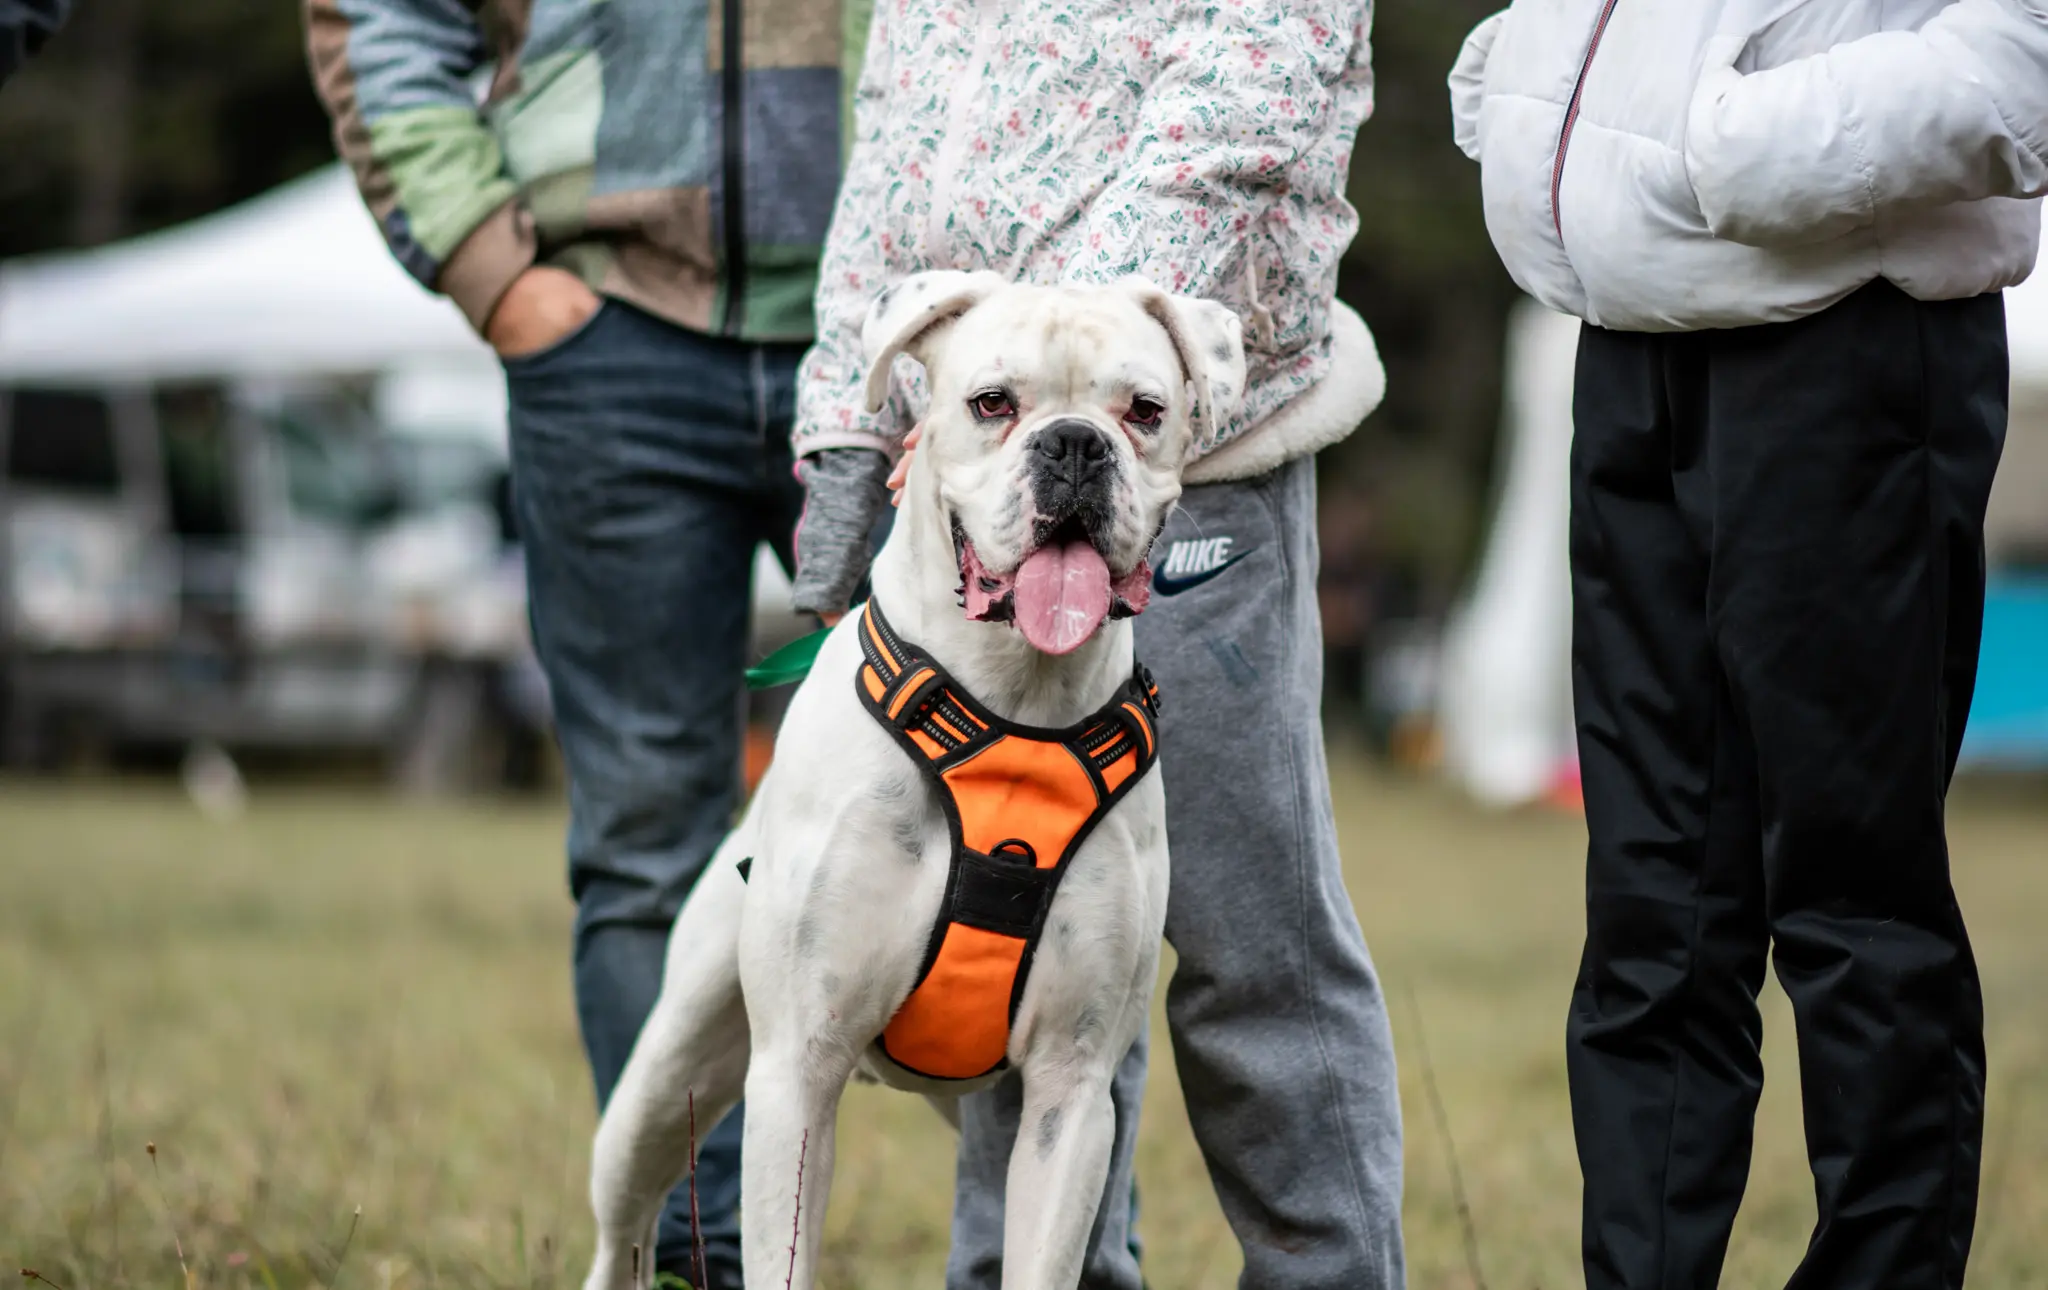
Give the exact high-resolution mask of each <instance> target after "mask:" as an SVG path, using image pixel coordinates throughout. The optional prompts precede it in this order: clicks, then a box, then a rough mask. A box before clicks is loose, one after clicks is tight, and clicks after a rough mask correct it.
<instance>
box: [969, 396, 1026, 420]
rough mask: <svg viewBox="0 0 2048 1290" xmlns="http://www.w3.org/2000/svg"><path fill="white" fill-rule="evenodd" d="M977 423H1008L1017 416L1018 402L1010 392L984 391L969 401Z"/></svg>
mask: <svg viewBox="0 0 2048 1290" xmlns="http://www.w3.org/2000/svg"><path fill="white" fill-rule="evenodd" d="M967 406H968V408H969V409H970V410H972V411H973V413H974V419H975V420H976V421H1007V420H1009V419H1010V418H1011V417H1014V416H1016V415H1017V403H1016V400H1014V399H1012V398H1011V397H1010V392H1009V391H1008V390H983V391H982V392H981V393H979V394H977V395H975V396H974V397H973V398H971V399H969V400H968V401H967Z"/></svg>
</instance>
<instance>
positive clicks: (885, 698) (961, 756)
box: [856, 601, 1159, 1079]
mask: <svg viewBox="0 0 2048 1290" xmlns="http://www.w3.org/2000/svg"><path fill="white" fill-rule="evenodd" d="M860 640H861V649H862V652H863V654H864V656H865V662H864V664H863V666H862V667H861V669H860V673H859V676H858V678H857V682H856V690H857V692H858V694H859V695H860V698H861V701H862V703H863V705H864V706H866V708H867V710H868V711H869V713H870V714H872V715H873V716H874V718H875V719H876V720H877V721H879V722H881V723H882V725H883V726H884V728H886V729H887V730H888V731H889V732H890V733H891V734H892V735H894V736H895V737H896V741H897V742H898V743H899V744H901V745H902V746H903V747H904V749H905V750H907V751H908V752H910V753H911V755H912V756H913V757H914V758H915V759H916V761H917V763H918V765H919V767H920V768H921V769H922V770H923V771H924V773H925V775H926V777H927V778H928V779H929V780H930V781H931V782H932V783H933V784H934V785H935V786H936V787H937V788H938V789H939V797H940V801H941V803H942V804H943V806H944V808H945V812H946V822H947V825H948V827H949V829H950V830H951V833H952V856H951V864H950V871H949V873H948V876H947V880H946V895H945V899H944V901H943V902H942V904H941V905H940V909H939V917H938V922H937V925H936V926H935V927H934V928H933V929H932V936H931V940H930V943H929V945H928V946H927V948H926V952H925V963H924V967H923V970H922V971H921V972H920V974H919V976H918V980H917V984H916V985H915V986H914V987H913V988H912V989H911V992H910V996H909V998H907V999H905V1000H904V1002H903V1005H902V1006H901V1007H900V1008H899V1009H897V1012H896V1016H895V1018H894V1019H893V1020H891V1021H890V1023H889V1025H888V1028H887V1029H885V1030H884V1031H883V1032H882V1051H883V1052H885V1053H886V1054H888V1056H889V1058H890V1060H891V1061H894V1062H895V1063H896V1064H897V1065H899V1066H901V1067H903V1068H904V1069H905V1070H908V1071H911V1072H913V1073H914V1074H918V1075H924V1076H927V1077H929V1078H934V1079H973V1078H975V1077H977V1076H980V1075H986V1074H988V1073H990V1072H991V1071H995V1070H997V1069H1000V1068H1001V1067H1002V1065H1003V1063H1004V1061H1005V1057H1006V1054H1007V1052H1008V1049H1009V1042H1010V1024H1011V1022H1012V1020H1013V1019H1014V1017H1015V1014H1016V1009H1017V1003H1018V1001H1019V1000H1020V999H1022V997H1023V994H1024V983H1025V981H1026V979H1027V978H1028V977H1029V975H1030V972H1031V959H1032V955H1033V953H1034V951H1035V950H1036V949H1037V945H1038V938H1039V935H1040V933H1041V932H1042V931H1043V930H1044V928H1045V918H1046V912H1047V911H1048V910H1049V909H1050V908H1051V906H1052V897H1053V892H1054V891H1055V890H1056V889H1057V887H1058V885H1059V880H1060V877H1061V875H1062V874H1064V873H1065V871H1066V866H1067V863H1068V861H1070V860H1072V859H1073V857H1074V853H1075V852H1076V851H1077V850H1079V848H1080V845H1081V843H1082V842H1083V841H1084V840H1085V839H1086V838H1087V836H1088V834H1089V833H1090V832H1091V831H1092V830H1093V829H1094V827H1095V826H1096V824H1098V823H1099V822H1100V821H1101V820H1102V817H1103V816H1105V815H1107V814H1108V813H1109V810H1110V808H1111V807H1113V806H1114V805H1116V803H1117V801H1118V800H1119V799H1121V798H1122V796H1123V794H1124V792H1125V791H1126V790H1128V789H1129V788H1130V787H1131V786H1132V785H1133V784H1135V783H1137V782H1138V780H1139V779H1141V778H1143V776H1144V774H1145V772H1146V771H1148V770H1150V769H1151V767H1152V764H1153V762H1154V761H1155V760H1157V758H1158V736H1157V734H1156V732H1155V730H1154V721H1155V718H1156V716H1157V714H1158V711H1159V704H1158V690H1157V688H1156V687H1155V686H1154V685H1153V684H1152V680H1151V677H1150V676H1149V675H1148V674H1147V673H1146V672H1145V670H1144V669H1143V668H1139V669H1137V671H1136V673H1135V674H1134V675H1133V676H1132V678H1131V679H1130V681H1129V682H1127V683H1126V684H1125V685H1124V686H1123V687H1122V688H1121V689H1119V690H1118V692H1117V694H1116V695H1115V697H1114V698H1112V699H1111V700H1110V702H1109V704H1108V705H1106V706H1105V707H1104V708H1103V709H1102V710H1101V711H1100V712H1097V713H1096V714H1095V715H1094V716H1092V717H1090V718H1088V719H1087V720H1086V721H1083V722H1081V723H1080V724H1078V725H1075V726H1070V727H1068V728H1067V729H1065V730H1037V729H1032V728H1030V727H1026V726H1018V725H1013V724H1011V723H1009V722H1006V721H1003V720H1001V719H1000V718H998V717H996V716H995V715H994V714H993V713H990V712H988V711H987V710H986V709H984V708H982V707H981V705H980V704H979V703H978V702H976V701H975V699H974V697H973V696H972V695H970V694H968V693H967V692H966V691H965V690H962V689H961V688H960V687H959V686H958V685H956V684H954V682H953V680H952V678H951V677H949V676H947V675H946V673H945V671H944V669H942V668H940V667H939V666H938V664H937V663H935V662H933V661H932V660H931V659H930V658H927V657H925V656H924V655H923V654H922V653H921V652H919V651H918V650H917V649H916V648H915V647H914V646H909V645H906V644H905V643H904V642H903V641H902V640H900V639H899V638H898V637H897V636H896V634H895V633H894V632H893V631H892V630H890V627H889V624H888V620H887V619H885V618H883V617H882V614H881V611H880V609H878V608H877V607H876V606H875V605H874V603H873V602H872V601H871V602H869V604H868V605H867V607H866V609H865V610H864V611H863V612H862V623H861V633H860Z"/></svg>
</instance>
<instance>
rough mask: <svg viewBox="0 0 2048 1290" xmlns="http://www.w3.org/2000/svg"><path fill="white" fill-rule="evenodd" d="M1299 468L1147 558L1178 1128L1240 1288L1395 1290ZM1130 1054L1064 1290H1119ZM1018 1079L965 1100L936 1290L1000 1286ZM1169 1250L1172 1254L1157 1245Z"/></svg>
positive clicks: (1401, 1279) (1391, 1173) (1389, 1108)
mask: <svg viewBox="0 0 2048 1290" xmlns="http://www.w3.org/2000/svg"><path fill="white" fill-rule="evenodd" d="M1316 562H1317V548H1316V485H1315V464H1314V462H1313V461H1311V460H1306V459H1304V460H1300V461H1296V462H1293V463H1291V464H1289V465H1286V466H1282V467H1281V468H1279V469H1278V470H1276V471H1274V472H1273V473H1271V474H1269V475H1265V476H1262V477H1260V478H1257V479H1253V480H1247V481H1245V482H1242V483H1229V484H1215V485H1210V486H1208V487H1203V488H1191V489H1189V490H1188V492H1187V494H1186V496H1185V497H1184V498H1183V499H1182V501H1181V505H1180V509H1179V510H1178V511H1177V512H1176V513H1175V514H1174V516H1173V518H1172V520H1171V521H1170V522H1169V523H1168V524H1167V527H1166V531H1165V532H1164V533H1163V534H1161V536H1160V540H1159V545H1158V546H1157V548H1155V549H1154V551H1153V556H1152V564H1153V568H1154V570H1155V581H1154V595H1153V599H1152V605H1151V608H1149V609H1147V610H1146V611H1145V613H1144V614H1143V615H1141V616H1140V617H1139V618H1138V620H1137V640H1138V656H1139V658H1140V659H1141V660H1142V661H1143V662H1144V663H1145V665H1146V666H1148V667H1150V668H1151V669H1152V672H1153V674H1154V676H1155V677H1157V679H1158V681H1159V688H1160V696H1161V701H1162V712H1161V716H1160V741H1161V760H1160V769H1161V771H1162V772H1163V773H1164V774H1165V776H1166V817H1167V828H1168V835H1169V839H1170V846H1171V848H1172V857H1173V887H1172V895H1171V897H1170V898H1169V900H1168V902H1167V911H1166V939H1167V940H1168V942H1170V943H1171V944H1172V946H1173V948H1174V951H1175V953H1176V954H1177V955H1178V956H1179V965H1178V967H1177V968H1176V969H1175V971H1174V974H1173V979H1172V981H1171V982H1170V983H1169V984H1168V986H1167V991H1166V1020H1167V1026H1168V1029H1169V1031H1170V1032H1171V1034H1172V1038H1173V1052H1174V1060H1175V1062H1176V1063H1177V1065H1178V1068H1179V1072H1180V1081H1181V1087H1182V1089H1183V1091H1184V1092H1185V1093H1186V1096H1187V1108H1188V1118H1189V1119H1190V1120H1191V1121H1192V1122H1193V1125H1194V1131H1195V1140H1196V1141H1197V1143H1199V1144H1200V1146H1201V1149H1202V1157H1203V1159H1204V1161H1205V1162H1206V1163H1207V1164H1208V1167H1209V1177H1210V1180H1211V1181H1212V1182H1214V1184H1215V1186H1216V1194H1217V1197H1218V1199H1219V1200H1221V1201H1222V1205H1223V1212H1224V1215H1225V1216H1226V1217H1227V1218H1228V1219H1229V1220H1230V1226H1231V1228H1232V1230H1233V1231H1235V1232H1236V1234H1237V1239H1238V1241H1239V1243H1240V1244H1241V1245H1242V1246H1243V1249H1244V1278H1243V1280H1242V1281H1241V1283H1240V1284H1241V1285H1242V1286H1244V1287H1247V1288H1248V1290H1249V1288H1252V1287H1256V1288H1257V1290H1291V1288H1293V1287H1304V1288H1306V1287H1316V1288H1317V1290H1329V1288H1330V1287H1343V1288H1344V1290H1398V1288H1399V1287H1401V1286H1402V1285H1403V1284H1404V1283H1405V1279H1406V1274H1405V1266H1404V1263H1403V1256H1402V1248H1401V1105H1400V1098H1399V1089H1398V1085H1397V1083H1396V1078H1395V1071H1394V1046H1393V1035H1392V1032H1391V1030H1390V1029H1389V1027H1388V1024H1387V1010H1386V1001H1385V999H1384V997H1383V996H1382V995H1381V993H1380V986H1379V980H1378V977H1377V976H1376V975H1375V973H1374V971H1373V965H1372V959H1371V958H1370V957H1369V956H1368V955H1367V953H1366V948H1365V937H1364V936H1363V934H1362V933H1360V931H1359V928H1358V919H1357V916H1356V915H1355V914H1354V913H1353V912H1352V907H1351V899H1350V897H1349V896H1348V895H1347V894H1346V892H1345V890H1344V878H1343V874H1342V872H1341V871H1340V869H1339V859H1338V854H1337V835H1336V828H1335V824H1334V822H1333V820H1332V818H1331V810H1330V778H1329V769H1328V766H1327V765H1326V764H1325V762H1324V754H1323V725H1322V718H1321V713H1320V704H1321V699H1322V682H1323V657H1322V639H1323V636H1322V620H1321V617H1320V615H1319V613H1318V611H1317V606H1316ZM1146 1042H1147V1041H1146V1040H1145V1039H1144V1038H1140V1040H1139V1041H1138V1043H1137V1045H1136V1046H1135V1047H1134V1048H1133V1049H1132V1050H1131V1054H1130V1056H1129V1057H1128V1058H1127V1059H1126V1060H1125V1061H1124V1064H1123V1066H1122V1068H1121V1069H1120V1070H1119V1071H1118V1073H1117V1078H1116V1084H1115V1087H1114V1090H1113V1097H1114V1100H1115V1103H1116V1125H1117V1129H1116V1133H1117V1140H1116V1151H1115V1155H1114V1158H1113V1160H1112V1163H1111V1168H1110V1179H1109V1186H1108V1190H1107V1192H1106V1199H1105V1201H1104V1203H1103V1206H1102V1210H1101V1213H1100V1215H1099V1216H1098V1217H1097V1219H1096V1225H1095V1237H1094V1244H1093V1247H1092V1249H1091V1250H1090V1252H1089V1257H1088V1264H1087V1268H1086V1270H1085V1272H1084V1273H1083V1275H1082V1279H1081V1284H1082V1286H1083V1287H1086V1288H1087V1290H1137V1288H1138V1287H1139V1286H1140V1285H1141V1284H1142V1282H1141V1280H1140V1277H1139V1272H1138V1260H1137V1248H1136V1241H1135V1239H1134V1232H1133V1223H1134V1213H1133V1210H1134V1207H1135V1199H1134V1195H1133V1188H1132V1173H1131V1170H1132V1154H1133V1149H1134V1147H1135V1145H1136V1139H1137V1122H1138V1106H1139V1100H1140V1097H1141V1094H1142V1093H1143V1090H1144V1083H1145V1050H1146ZM1020 1101H1021V1091H1020V1087H1019V1083H1018V1081H1017V1079H1016V1078H1015V1077H1012V1078H1010V1079H1008V1080H1005V1081H1004V1082H1002V1083H1001V1084H998V1085H997V1086H996V1087H995V1088H992V1089H990V1090H988V1091H987V1092H985V1093H982V1094H978V1095H977V1096H975V1097H971V1098H968V1099H966V1102H965V1103H964V1105H963V1114H962V1126H961V1127H962V1133H961V1140H960V1156H959V1174H958V1187H957V1192H956V1199H955V1201H954V1209H953V1247H952V1254H951V1257H950V1260H949V1263H948V1267H947V1272H946V1284H947V1286H948V1287H949V1288H950V1290H996V1287H998V1286H999V1285H1000V1283H1001V1280H1002V1241H1003V1186H1004V1180H1005V1177H1006V1172H1007V1170H1008V1167H1009V1157H1010V1145H1011V1143H1012V1142H1013V1141H1014V1140H1015V1138H1016V1135H1017V1117H1018V1108H1019V1105H1020ZM1168 1239H1171V1237H1170V1234H1169V1236H1168Z"/></svg>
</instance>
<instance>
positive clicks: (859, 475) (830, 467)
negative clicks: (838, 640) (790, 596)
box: [795, 448, 890, 614]
mask: <svg viewBox="0 0 2048 1290" xmlns="http://www.w3.org/2000/svg"><path fill="white" fill-rule="evenodd" d="M889 466H890V462H889V458H888V456H887V455H886V454H883V453H880V452H876V451H875V450H873V449H872V448H825V449H822V450H820V451H818V452H814V453H812V454H811V455H810V456H808V457H805V458H804V459H803V463H802V465H800V466H799V467H798V473H799V475H800V476H801V478H802V479H803V483H804V515H803V520H802V521H801V522H800V523H799V524H798V525H797V530H796V581H795V600H796V608H797V609H798V610H799V611H800V612H803V613H810V614H839V613H844V612H846V609H847V606H848V605H849V604H850V603H851V602H852V600H853V593H854V592H855V591H856V590H857V589H858V588H859V587H860V580H861V578H862V577H864V576H865V575H866V574H867V571H868V560H869V559H870V557H871V555H872V552H871V550H870V548H869V546H868V541H869V536H870V535H871V534H872V533H873V532H874V529H875V521H876V519H878V518H879V517H880V516H881V514H882V508H883V507H884V506H887V505H888V504H889V484H888V480H889Z"/></svg>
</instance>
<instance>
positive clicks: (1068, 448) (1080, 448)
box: [1032, 417, 1109, 488]
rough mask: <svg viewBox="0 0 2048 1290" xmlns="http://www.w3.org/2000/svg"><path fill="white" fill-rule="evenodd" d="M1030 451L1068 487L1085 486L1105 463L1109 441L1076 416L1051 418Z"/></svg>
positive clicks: (1045, 468) (1093, 479)
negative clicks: (1059, 418) (1055, 419)
mask: <svg viewBox="0 0 2048 1290" xmlns="http://www.w3.org/2000/svg"><path fill="white" fill-rule="evenodd" d="M1032 451H1034V452H1036V453H1037V454H1038V456H1039V459H1040V461H1041V462H1042V463H1043V469H1044V470H1046V471H1047V472H1048V473H1049V474H1051V475H1052V476H1053V478H1055V479H1057V480H1058V481H1059V482H1060V483H1062V484H1065V485H1067V486H1068V487H1069V488H1085V487H1087V486H1088V485H1089V484H1091V483H1093V482H1095V479H1096V478H1097V477H1098V476H1099V475H1101V474H1102V472H1103V470H1104V469H1105V468H1106V467H1107V466H1108V464H1109V441H1108V440H1106V439H1104V438H1103V437H1102V431H1100V430H1098V429H1096V428H1095V427H1094V426H1093V425H1091V424H1089V423H1088V422H1086V421H1082V420H1079V419H1078V418H1072V417H1069V418H1065V419H1062V420H1059V421H1055V422H1053V423H1052V424H1051V425H1049V426H1046V427H1045V428H1044V429H1043V430H1040V431H1039V432H1038V438H1037V441H1036V442H1034V443H1033V444H1032Z"/></svg>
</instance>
